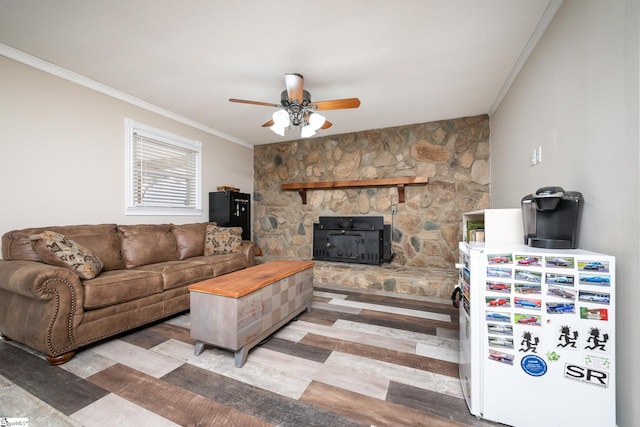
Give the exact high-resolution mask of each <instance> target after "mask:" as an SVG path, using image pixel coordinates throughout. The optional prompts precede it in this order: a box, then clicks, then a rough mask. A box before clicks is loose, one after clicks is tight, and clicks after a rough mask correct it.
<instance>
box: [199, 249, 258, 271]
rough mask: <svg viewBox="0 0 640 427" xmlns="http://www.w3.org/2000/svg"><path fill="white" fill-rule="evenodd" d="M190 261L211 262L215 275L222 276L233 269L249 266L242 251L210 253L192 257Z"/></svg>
mask: <svg viewBox="0 0 640 427" xmlns="http://www.w3.org/2000/svg"><path fill="white" fill-rule="evenodd" d="M189 261H197V262H202V263H206V264H209V265H210V266H211V268H212V269H213V277H218V276H222V275H223V274H227V273H231V272H232V271H236V270H241V269H243V268H246V267H248V265H247V257H246V256H245V255H244V254H243V253H242V252H239V253H232V254H222V255H208V256H199V257H195V258H191V259H190V260H189Z"/></svg>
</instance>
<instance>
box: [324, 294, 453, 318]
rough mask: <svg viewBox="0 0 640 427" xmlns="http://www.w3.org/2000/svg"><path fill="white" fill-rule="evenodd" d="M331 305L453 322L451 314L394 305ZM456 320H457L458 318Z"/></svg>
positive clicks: (335, 302)
mask: <svg viewBox="0 0 640 427" xmlns="http://www.w3.org/2000/svg"><path fill="white" fill-rule="evenodd" d="M331 304H335V305H338V306H341V307H356V308H361V309H363V310H370V311H378V312H382V313H392V314H398V315H402V316H409V317H412V318H419V319H430V320H437V321H440V322H448V323H451V321H452V318H451V316H450V315H449V314H442V313H434V312H431V311H424V310H410V309H406V308H398V307H395V306H393V305H383V304H370V303H366V302H360V301H354V300H331ZM456 320H457V317H456Z"/></svg>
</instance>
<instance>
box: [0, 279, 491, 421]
mask: <svg viewBox="0 0 640 427" xmlns="http://www.w3.org/2000/svg"><path fill="white" fill-rule="evenodd" d="M457 323H458V319H457V310H456V309H454V308H453V307H452V306H451V304H450V303H447V302H446V301H439V302H436V301H433V300H430V299H427V298H421V297H412V296H399V295H397V294H395V295H394V294H389V293H384V292H380V293H376V292H368V291H365V290H357V289H346V288H316V289H315V291H314V300H313V306H312V311H311V312H310V313H307V312H305V313H303V314H301V315H300V316H299V317H298V319H297V320H294V321H292V322H291V323H289V324H288V325H286V326H285V327H284V328H282V329H280V330H279V331H278V332H277V333H276V334H274V335H273V336H272V337H271V338H270V339H268V340H266V341H265V342H264V343H262V344H261V345H260V346H259V347H256V348H254V349H253V350H252V351H251V352H250V353H249V358H248V360H247V363H246V364H245V365H244V366H243V367H242V368H236V367H235V365H234V357H233V353H232V352H229V351H225V350H219V349H216V348H213V347H211V346H207V347H206V349H205V351H204V353H202V354H201V355H199V356H194V341H193V340H192V339H191V338H190V337H189V314H188V313H186V314H183V315H179V316H176V317H173V318H171V319H168V320H166V321H164V322H160V323H157V324H154V325H151V326H148V327H145V328H141V329H139V330H136V331H133V332H130V333H128V334H125V335H122V336H119V337H116V338H112V339H110V340H107V341H104V342H101V343H98V344H95V345H93V346H90V347H88V348H86V349H84V350H82V351H80V352H78V353H77V354H76V356H74V358H73V359H72V360H71V361H70V362H68V363H66V364H64V365H61V366H58V367H53V366H50V365H49V364H48V362H46V361H45V360H44V358H43V356H42V355H41V354H39V353H35V352H32V351H30V350H29V349H28V348H26V347H24V346H21V345H19V344H17V343H15V342H6V341H3V340H0V417H10V418H28V419H29V425H30V426H45V425H46V426H100V427H102V426H110V425H113V426H165V425H166V426H175V425H182V426H227V425H232V426H243V427H244V426H305V427H306V426H323V427H324V426H332V427H333V426H435V427H439V426H469V425H471V426H493V425H497V424H493V423H489V422H486V421H483V420H479V419H476V418H474V417H473V416H471V415H470V414H469V412H468V410H467V407H466V404H465V402H464V399H463V397H462V393H461V389H460V384H459V380H458V364H457V361H458V326H457Z"/></svg>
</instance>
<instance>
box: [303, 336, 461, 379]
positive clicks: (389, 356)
mask: <svg viewBox="0 0 640 427" xmlns="http://www.w3.org/2000/svg"><path fill="white" fill-rule="evenodd" d="M300 343H302V344H307V345H311V346H316V347H321V348H326V349H329V350H333V351H341V352H343V353H347V354H354V355H356V356H362V357H368V358H370V359H376V360H381V361H383V362H389V363H395V364H396V365H403V366H409V367H411V368H416V369H421V370H424V371H431V372H435V373H438V374H441V375H447V376H450V377H455V378H458V364H457V363H452V362H447V361H444V360H438V359H433V358H430V357H425V356H418V355H415V354H409V353H404V352H401V351H396V350H392V349H385V348H380V347H375V346H372V345H367V344H360V343H354V342H350V341H345V340H340V339H335V338H330V337H326V336H322V335H317V334H312V333H309V334H307V335H305V337H304V338H303V339H302V340H301V341H300Z"/></svg>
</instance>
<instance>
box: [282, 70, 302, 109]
mask: <svg viewBox="0 0 640 427" xmlns="http://www.w3.org/2000/svg"><path fill="white" fill-rule="evenodd" d="M284 83H285V85H286V86H287V96H288V97H289V101H293V100H296V101H298V102H299V103H302V86H303V84H304V79H303V77H302V75H301V74H297V73H287V74H285V75H284Z"/></svg>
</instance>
